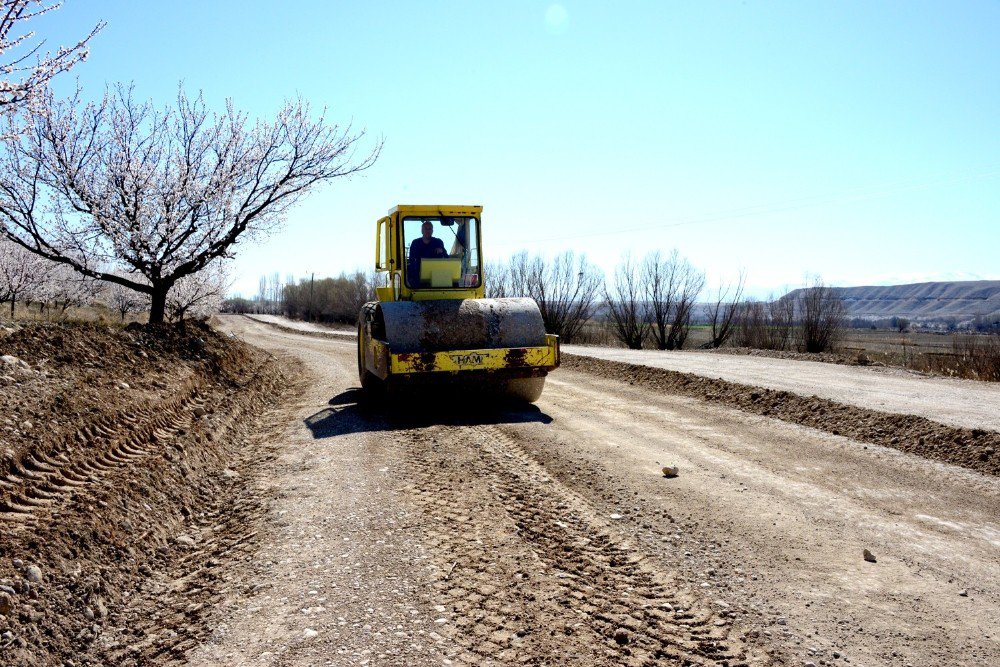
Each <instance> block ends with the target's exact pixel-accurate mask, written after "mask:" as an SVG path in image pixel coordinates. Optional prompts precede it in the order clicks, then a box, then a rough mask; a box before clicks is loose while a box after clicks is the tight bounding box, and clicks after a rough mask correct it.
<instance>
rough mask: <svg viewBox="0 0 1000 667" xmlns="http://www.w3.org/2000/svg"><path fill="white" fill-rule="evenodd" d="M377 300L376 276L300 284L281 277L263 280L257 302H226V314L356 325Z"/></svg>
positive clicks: (356, 273)
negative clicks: (368, 305)
mask: <svg viewBox="0 0 1000 667" xmlns="http://www.w3.org/2000/svg"><path fill="white" fill-rule="evenodd" d="M374 298H375V282H374V275H372V274H366V273H364V272H362V271H354V272H353V273H341V274H340V275H339V276H336V277H334V278H330V277H325V278H316V277H315V276H310V277H308V278H301V279H299V280H298V281H296V280H295V278H294V277H292V276H288V277H286V279H285V282H284V283H282V282H281V281H280V276H279V274H277V273H274V274H271V275H270V276H262V277H261V279H260V287H259V290H258V293H257V294H256V296H254V297H253V298H249V299H248V298H244V297H235V298H231V299H228V300H226V302H225V303H224V304H223V310H224V311H225V312H231V313H262V314H272V315H285V316H287V317H290V318H292V319H297V320H305V321H309V322H327V323H339V324H354V323H356V322H357V318H358V313H359V312H360V311H361V306H362V305H363V304H365V303H366V302H368V301H371V300H373V299H374Z"/></svg>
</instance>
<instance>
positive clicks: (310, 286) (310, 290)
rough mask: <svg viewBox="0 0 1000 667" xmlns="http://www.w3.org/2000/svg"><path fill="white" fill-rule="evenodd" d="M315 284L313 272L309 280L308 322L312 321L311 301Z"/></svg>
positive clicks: (314, 273)
mask: <svg viewBox="0 0 1000 667" xmlns="http://www.w3.org/2000/svg"><path fill="white" fill-rule="evenodd" d="M315 284H316V272H315V271H314V272H313V273H312V276H311V277H310V278H309V318H308V320H309V321H310V322H312V321H313V303H314V301H313V287H314V286H315Z"/></svg>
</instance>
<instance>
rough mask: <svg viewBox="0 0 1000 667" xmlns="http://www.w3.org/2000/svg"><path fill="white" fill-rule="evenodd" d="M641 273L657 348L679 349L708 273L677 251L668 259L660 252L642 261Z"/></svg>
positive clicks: (655, 252) (684, 339)
mask: <svg viewBox="0 0 1000 667" xmlns="http://www.w3.org/2000/svg"><path fill="white" fill-rule="evenodd" d="M642 271H643V282H644V284H645V286H646V301H647V302H648V304H649V317H650V320H651V325H652V326H651V329H650V331H651V333H652V334H653V339H654V340H655V341H656V347H657V348H658V349H660V350H680V349H681V348H683V347H684V343H685V341H686V340H687V335H688V331H689V330H690V327H691V311H692V309H693V308H694V304H695V301H696V300H697V299H698V295H699V294H701V291H702V290H703V289H704V287H705V274H704V273H702V272H701V271H698V270H697V269H695V268H694V267H693V266H691V263H690V262H688V260H686V259H684V258H682V257H681V256H680V253H678V252H677V250H673V251H672V252H671V253H670V255H669V257H667V258H666V259H664V258H663V256H662V255H661V254H660V252H659V251H654V252H651V253H650V254H648V255H647V256H646V258H645V259H644V260H643V265H642Z"/></svg>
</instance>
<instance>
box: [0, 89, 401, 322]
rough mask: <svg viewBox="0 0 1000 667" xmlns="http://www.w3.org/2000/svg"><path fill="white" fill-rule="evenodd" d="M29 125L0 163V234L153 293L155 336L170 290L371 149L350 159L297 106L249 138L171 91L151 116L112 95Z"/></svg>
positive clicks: (233, 118)
mask: <svg viewBox="0 0 1000 667" xmlns="http://www.w3.org/2000/svg"><path fill="white" fill-rule="evenodd" d="M32 118H33V121H32V124H31V126H30V127H29V129H28V131H27V132H25V133H23V134H21V135H19V136H14V137H9V138H8V139H7V140H6V144H7V151H6V155H4V156H3V158H2V159H0V231H2V232H3V233H5V234H6V235H7V236H8V237H9V238H11V239H12V240H14V241H15V242H16V243H18V244H20V245H22V246H23V247H25V248H28V249H30V250H31V251H32V252H34V253H37V254H38V255H41V256H43V257H46V258H47V259H50V260H52V261H55V262H59V263H63V264H68V265H70V266H72V267H73V268H75V269H76V270H77V271H79V272H80V273H82V274H84V275H87V276H91V277H93V278H99V279H101V280H105V281H108V282H113V283H118V284H121V285H125V286H127V287H131V288H132V289H134V290H136V291H139V292H143V293H146V294H149V296H150V301H151V304H150V315H149V321H150V322H151V323H160V322H162V321H163V319H164V315H165V312H166V304H167V293H168V292H169V291H170V289H171V288H172V287H173V286H174V285H175V284H176V283H177V282H178V281H179V280H181V279H182V278H184V277H185V276H189V275H192V274H195V273H198V272H199V271H201V270H203V269H204V268H205V267H206V266H208V265H209V264H211V263H212V262H213V261H216V260H219V259H222V258H227V257H230V256H231V255H232V249H233V246H234V245H235V244H236V243H237V242H238V241H240V240H243V239H246V238H248V237H251V238H252V237H259V236H261V235H263V234H265V233H267V232H269V231H270V230H272V229H274V228H275V227H276V226H277V225H278V224H279V223H280V221H281V220H282V218H283V215H284V214H285V213H286V212H287V211H288V209H289V208H290V207H291V206H292V205H293V204H295V203H296V202H297V201H298V200H299V199H300V198H301V197H302V196H303V195H304V194H305V193H306V192H308V191H309V190H311V189H312V188H314V187H315V186H316V185H318V184H319V183H322V182H325V181H329V180H331V179H334V178H338V177H343V176H350V175H351V174H355V173H357V172H359V171H362V170H364V169H367V168H368V167H370V166H371V165H372V164H374V162H375V160H376V159H377V157H378V155H379V152H380V150H381V143H379V144H377V145H376V146H375V147H374V148H373V149H371V151H370V152H368V153H366V154H364V155H363V156H362V157H360V158H359V159H355V153H356V151H357V149H358V145H359V141H360V140H361V138H362V137H363V136H364V132H363V131H360V132H353V133H352V130H351V128H350V127H348V128H346V129H343V130H342V129H340V128H338V127H337V126H336V125H328V124H327V123H326V121H325V118H324V116H323V115H322V114H321V115H320V116H319V117H318V118H316V119H313V118H312V116H311V112H310V108H309V105H308V104H307V103H306V102H305V101H303V100H301V99H299V100H297V101H294V102H288V103H286V104H285V106H284V108H283V109H282V110H281V111H280V112H279V114H278V116H277V118H276V119H275V120H274V121H273V122H264V121H258V122H256V123H255V124H253V125H250V124H249V122H248V118H247V115H246V114H244V113H242V112H239V111H237V110H236V109H235V108H234V107H233V105H232V103H231V102H227V104H226V110H225V111H224V112H223V113H221V114H211V113H209V111H208V109H207V108H206V106H205V103H204V101H203V99H202V98H201V96H198V97H197V98H195V99H191V98H189V97H188V96H187V95H185V93H184V92H183V90H180V91H179V93H178V97H177V102H176V104H175V105H174V106H168V107H166V108H164V109H162V110H157V109H155V108H154V107H153V105H152V104H151V103H149V102H145V103H140V102H137V101H136V100H135V99H134V98H133V94H132V89H131V88H130V87H122V86H119V87H117V88H115V89H113V90H111V91H109V92H108V93H106V94H105V96H104V98H103V99H102V100H101V101H100V102H98V103H90V104H85V103H84V102H83V101H82V100H81V99H80V93H79V91H78V92H77V93H76V94H75V95H74V96H73V97H71V98H69V99H68V100H65V101H57V100H56V99H55V98H54V97H53V95H52V94H51V93H47V94H46V95H45V96H44V98H43V99H42V100H41V102H40V112H39V113H37V114H34V115H33V116H32ZM109 266H110V267H112V268H110V269H108V268H103V267H109ZM116 268H117V269H119V272H115V269H116ZM121 270H124V271H125V272H124V273H123V272H121ZM130 273H135V274H138V275H140V276H142V277H143V280H135V279H132V278H129V277H127V276H128V274H130Z"/></svg>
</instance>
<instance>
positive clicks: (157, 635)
mask: <svg viewBox="0 0 1000 667" xmlns="http://www.w3.org/2000/svg"><path fill="white" fill-rule="evenodd" d="M0 356H2V357H3V360H2V362H0V405H2V406H3V410H2V413H0V655H2V656H3V660H2V662H3V664H5V665H8V664H9V665H48V664H76V665H81V664H137V663H141V662H144V661H145V660H148V659H150V658H151V657H153V656H157V655H163V654H168V655H169V654H174V655H178V656H179V655H183V653H184V651H185V650H186V648H188V647H190V646H191V645H193V644H194V643H195V642H196V641H198V640H199V639H200V638H201V635H202V634H203V633H204V630H203V629H202V628H204V627H205V625H206V624H205V623H204V620H205V619H204V617H205V615H206V614H207V613H210V609H211V604H210V603H211V600H212V596H213V595H214V590H215V586H214V583H213V582H215V581H217V580H218V579H220V577H221V573H220V571H219V570H218V569H217V568H219V567H225V564H224V562H223V560H222V559H221V558H217V556H222V555H223V554H230V555H231V554H232V552H233V551H234V550H235V551H239V550H240V549H242V548H246V545H247V544H248V543H252V540H253V535H252V533H251V532H250V528H249V527H248V526H250V525H251V524H252V522H251V521H250V520H249V519H250V518H251V517H252V516H253V515H254V514H255V513H258V512H259V511H260V508H259V501H257V500H253V499H250V498H246V497H243V495H242V491H241V487H242V486H243V485H244V483H245V476H247V475H250V474H252V471H253V470H254V469H255V467H256V466H255V462H254V461H252V460H248V458H247V457H248V456H249V455H251V454H252V448H250V449H246V448H245V447H244V446H245V445H246V444H247V443H248V441H249V439H250V436H251V434H252V432H253V430H254V428H255V426H256V424H257V422H258V421H259V418H260V417H259V415H260V414H261V413H262V412H263V411H264V409H265V408H266V407H267V406H268V405H269V404H271V403H272V402H273V397H274V396H275V394H277V393H278V392H280V391H281V390H282V387H283V386H284V384H285V383H284V380H283V378H282V376H281V373H280V371H279V369H278V368H277V365H276V364H275V363H274V361H273V360H271V359H270V358H269V357H268V356H267V355H266V354H263V353H261V352H260V351H258V350H255V349H254V348H251V347H250V346H248V345H245V344H243V343H241V342H240V341H237V340H234V339H230V338H227V337H225V336H222V335H221V334H219V333H217V332H215V331H213V330H211V329H210V328H208V327H206V326H199V325H189V326H187V327H186V328H177V327H161V328H151V327H145V328H144V327H130V328H128V329H119V328H108V327H103V326H97V325H48V324H46V325H41V324H39V325H31V326H25V327H22V328H20V329H18V330H15V331H13V332H11V331H9V330H7V331H5V332H4V335H3V337H2V338H0ZM69 659H71V660H72V663H70V662H67V660H69Z"/></svg>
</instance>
